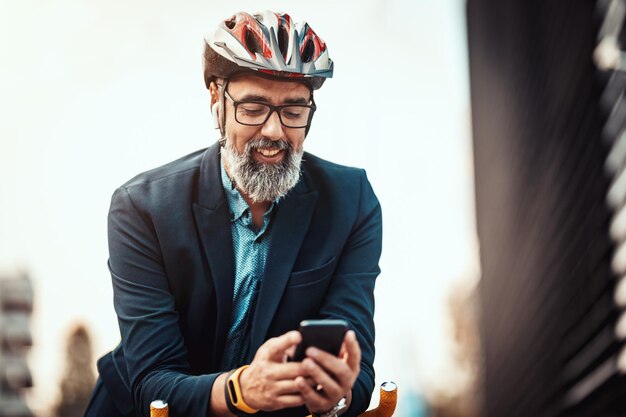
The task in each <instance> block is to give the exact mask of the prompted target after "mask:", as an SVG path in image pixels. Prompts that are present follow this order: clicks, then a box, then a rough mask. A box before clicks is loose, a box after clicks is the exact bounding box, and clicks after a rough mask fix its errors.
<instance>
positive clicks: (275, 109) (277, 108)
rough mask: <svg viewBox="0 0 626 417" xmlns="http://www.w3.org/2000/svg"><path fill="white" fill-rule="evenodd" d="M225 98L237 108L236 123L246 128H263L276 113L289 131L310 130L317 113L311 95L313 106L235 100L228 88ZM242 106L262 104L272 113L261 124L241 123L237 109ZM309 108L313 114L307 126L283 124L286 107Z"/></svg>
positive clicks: (310, 115)
mask: <svg viewBox="0 0 626 417" xmlns="http://www.w3.org/2000/svg"><path fill="white" fill-rule="evenodd" d="M217 86H218V87H223V86H221V85H220V84H217ZM224 97H225V98H227V99H229V100H230V101H231V102H232V103H233V106H234V108H235V121H236V122H237V123H239V124H240V125H244V126H262V125H264V124H265V123H267V121H268V120H269V119H270V117H272V113H274V112H276V113H277V114H278V120H280V124H281V125H283V126H284V127H286V128H288V129H303V128H308V127H310V126H311V121H312V120H313V114H314V113H315V110H317V106H316V105H315V100H313V95H311V104H280V105H278V106H274V105H272V104H269V103H266V102H264V101H256V100H235V99H234V98H232V96H231V95H230V93H229V92H228V91H226V88H224ZM240 104H261V105H263V106H265V107H269V109H270V111H269V113H267V116H266V117H265V120H263V122H261V123H243V122H240V121H239V119H238V118H237V107H238V106H239V105H240ZM294 106H295V107H308V108H309V109H311V112H310V113H309V117H308V119H307V121H306V124H305V125H304V126H287V125H286V124H285V122H283V116H282V114H281V111H282V109H283V108H285V107H294Z"/></svg>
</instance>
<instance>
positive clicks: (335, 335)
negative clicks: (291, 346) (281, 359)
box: [291, 320, 348, 362]
mask: <svg viewBox="0 0 626 417" xmlns="http://www.w3.org/2000/svg"><path fill="white" fill-rule="evenodd" d="M298 330H300V333H301V334H302V342H301V343H300V344H299V345H298V346H297V347H296V353H295V354H294V355H293V358H291V360H292V361H295V362H301V361H302V360H303V359H304V358H305V357H306V355H305V352H306V350H307V348H308V347H309V346H315V347H316V348H318V349H321V350H325V351H326V352H329V353H331V354H333V355H335V356H339V351H340V350H341V344H342V343H343V338H344V336H345V335H346V332H347V331H348V322H347V321H345V320H304V321H301V322H300V328H299V329H298Z"/></svg>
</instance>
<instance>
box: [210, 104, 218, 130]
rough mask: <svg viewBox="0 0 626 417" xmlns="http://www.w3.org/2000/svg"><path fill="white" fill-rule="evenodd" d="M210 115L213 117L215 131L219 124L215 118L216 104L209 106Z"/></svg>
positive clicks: (216, 117)
mask: <svg viewBox="0 0 626 417" xmlns="http://www.w3.org/2000/svg"><path fill="white" fill-rule="evenodd" d="M211 115H212V116H213V126H214V127H215V128H216V129H219V128H220V122H219V120H218V116H217V103H215V104H213V105H212V106H211Z"/></svg>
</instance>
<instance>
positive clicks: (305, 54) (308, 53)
mask: <svg viewBox="0 0 626 417" xmlns="http://www.w3.org/2000/svg"><path fill="white" fill-rule="evenodd" d="M314 52H315V45H313V41H312V40H311V39H308V40H307V41H306V43H305V44H304V49H303V50H302V54H301V55H302V62H311V59H313V53H314Z"/></svg>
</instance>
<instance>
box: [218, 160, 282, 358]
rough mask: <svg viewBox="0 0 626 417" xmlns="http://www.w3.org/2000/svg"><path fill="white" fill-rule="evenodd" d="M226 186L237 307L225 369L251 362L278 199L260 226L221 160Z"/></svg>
mask: <svg viewBox="0 0 626 417" xmlns="http://www.w3.org/2000/svg"><path fill="white" fill-rule="evenodd" d="M220 165H221V172H222V185H223V187H224V191H225V193H226V200H227V202H228V207H229V209H230V220H231V226H230V227H231V232H232V236H233V254H234V260H235V281H234V289H233V309H232V313H231V324H230V329H229V331H228V336H227V338H226V345H225V349H224V355H223V356H222V369H234V368H237V367H239V366H241V365H244V364H247V363H250V361H251V360H252V356H254V355H253V354H254V352H252V355H251V353H250V334H251V328H250V326H251V325H252V313H253V311H254V308H255V303H256V298H257V294H258V292H259V288H260V285H261V281H262V279H263V276H264V274H265V263H266V261H267V254H268V251H269V247H270V237H271V233H270V229H269V225H270V221H271V218H272V211H273V209H274V206H275V205H276V204H277V201H274V202H273V203H272V204H271V205H270V208H269V209H268V210H267V212H266V213H265V214H264V215H263V225H262V226H261V228H260V229H257V228H256V226H255V225H254V223H253V222H252V213H251V212H250V208H249V207H248V203H246V200H244V198H243V197H242V196H241V194H240V193H239V191H238V190H237V188H235V187H234V186H233V183H232V182H231V180H230V178H229V177H228V175H227V174H226V170H225V169H224V164H223V163H222V162H220Z"/></svg>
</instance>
